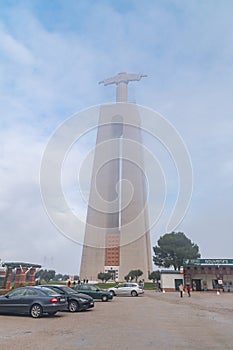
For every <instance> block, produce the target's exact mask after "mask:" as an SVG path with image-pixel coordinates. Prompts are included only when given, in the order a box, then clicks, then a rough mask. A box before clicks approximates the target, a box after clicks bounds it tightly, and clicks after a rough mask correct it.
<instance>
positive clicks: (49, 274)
mask: <svg viewBox="0 0 233 350" xmlns="http://www.w3.org/2000/svg"><path fill="white" fill-rule="evenodd" d="M55 275H56V272H55V271H54V270H39V271H38V272H37V273H36V275H35V278H39V279H40V280H45V281H46V282H49V281H50V280H52V279H54V277H55Z"/></svg>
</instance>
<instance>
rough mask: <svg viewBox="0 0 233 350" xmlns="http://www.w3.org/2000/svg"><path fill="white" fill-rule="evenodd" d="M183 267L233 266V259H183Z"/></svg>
mask: <svg viewBox="0 0 233 350" xmlns="http://www.w3.org/2000/svg"><path fill="white" fill-rule="evenodd" d="M183 264H184V265H233V259H184V260H183Z"/></svg>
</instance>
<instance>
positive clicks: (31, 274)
mask: <svg viewBox="0 0 233 350" xmlns="http://www.w3.org/2000/svg"><path fill="white" fill-rule="evenodd" d="M35 274H36V269H35V268H31V269H30V271H29V279H28V285H29V286H34V284H35Z"/></svg>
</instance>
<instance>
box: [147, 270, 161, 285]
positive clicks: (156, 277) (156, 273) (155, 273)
mask: <svg viewBox="0 0 233 350" xmlns="http://www.w3.org/2000/svg"><path fill="white" fill-rule="evenodd" d="M149 280H152V281H153V282H155V281H159V280H160V271H159V270H157V271H153V272H151V273H150V274H149Z"/></svg>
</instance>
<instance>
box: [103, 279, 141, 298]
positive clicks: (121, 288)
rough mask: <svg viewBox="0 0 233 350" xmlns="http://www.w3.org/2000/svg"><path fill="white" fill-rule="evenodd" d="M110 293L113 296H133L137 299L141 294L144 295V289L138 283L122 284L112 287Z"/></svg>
mask: <svg viewBox="0 0 233 350" xmlns="http://www.w3.org/2000/svg"><path fill="white" fill-rule="evenodd" d="M108 291H109V292H110V293H111V294H112V295H113V296H115V295H132V297H136V296H138V295H139V294H143V293H144V290H143V287H142V286H140V285H139V284H138V283H128V282H127V283H120V284H118V285H117V286H115V287H111V288H109V289H108Z"/></svg>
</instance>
